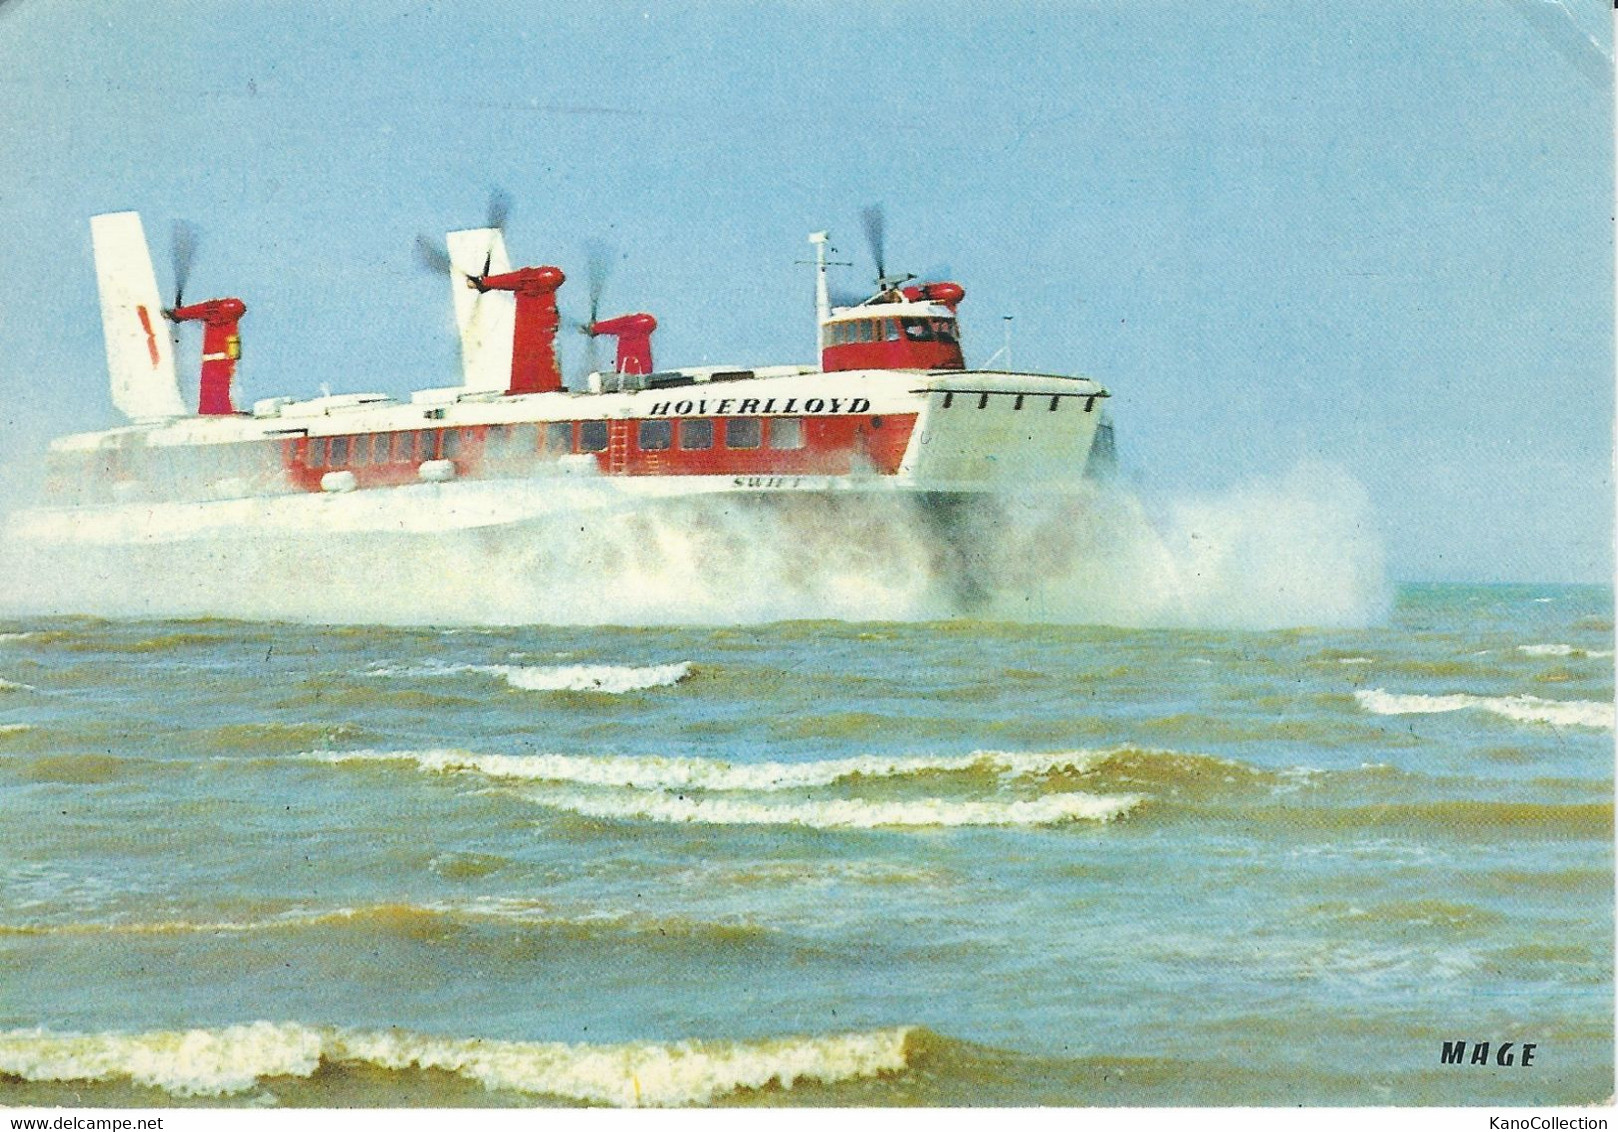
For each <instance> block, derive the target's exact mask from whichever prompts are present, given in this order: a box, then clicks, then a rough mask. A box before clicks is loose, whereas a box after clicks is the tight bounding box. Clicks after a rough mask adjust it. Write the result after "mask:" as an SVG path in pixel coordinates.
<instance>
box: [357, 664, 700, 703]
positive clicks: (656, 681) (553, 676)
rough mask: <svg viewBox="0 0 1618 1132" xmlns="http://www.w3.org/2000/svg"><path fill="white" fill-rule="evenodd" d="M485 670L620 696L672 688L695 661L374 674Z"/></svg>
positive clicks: (454, 667)
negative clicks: (639, 664)
mask: <svg viewBox="0 0 1618 1132" xmlns="http://www.w3.org/2000/svg"><path fill="white" fill-rule="evenodd" d="M463 672H482V673H486V674H488V675H490V676H501V677H504V678H505V681H506V683H507V684H510V685H511V686H512V687H513V688H520V689H522V690H523V691H527V692H596V693H600V694H602V695H618V694H621V693H624V692H640V691H644V690H645V689H647V688H668V687H672V686H673V685H675V684H678V683H679V682H680V681H682V680H684V679H685V678H686V677H687V676H689V675H691V662H690V661H688V660H682V661H679V662H677V663H675V664H648V665H641V666H638V667H637V666H634V665H627V664H558V665H527V664H444V665H420V666H416V667H411V668H390V667H382V668H376V669H373V670H372V672H371V675H374V676H456V675H459V674H461V673H463Z"/></svg>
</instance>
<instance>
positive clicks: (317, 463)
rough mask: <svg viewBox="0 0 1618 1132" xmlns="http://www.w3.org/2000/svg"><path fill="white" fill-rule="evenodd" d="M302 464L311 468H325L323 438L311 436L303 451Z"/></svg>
mask: <svg viewBox="0 0 1618 1132" xmlns="http://www.w3.org/2000/svg"><path fill="white" fill-rule="evenodd" d="M303 462H304V464H305V465H307V466H308V467H311V468H324V467H325V466H326V439H325V437H315V436H311V437H310V438H309V442H308V446H307V447H306V448H305V449H304V450H303Z"/></svg>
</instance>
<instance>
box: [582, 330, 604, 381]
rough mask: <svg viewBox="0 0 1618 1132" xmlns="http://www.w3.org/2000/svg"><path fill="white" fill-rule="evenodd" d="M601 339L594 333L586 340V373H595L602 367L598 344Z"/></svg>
mask: <svg viewBox="0 0 1618 1132" xmlns="http://www.w3.org/2000/svg"><path fill="white" fill-rule="evenodd" d="M600 341H601V339H600V338H598V337H597V336H596V335H594V334H592V335H590V336H589V337H588V338H586V339H585V340H584V372H585V373H586V374H592V373H595V372H596V371H597V370H598V369H600V368H601V357H600V352H599V350H598V348H597V345H596V344H597V343H598V342H600Z"/></svg>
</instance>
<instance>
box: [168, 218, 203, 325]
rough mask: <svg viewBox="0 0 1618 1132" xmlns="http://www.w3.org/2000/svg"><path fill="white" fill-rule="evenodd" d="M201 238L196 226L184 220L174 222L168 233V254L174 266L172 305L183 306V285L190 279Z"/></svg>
mask: <svg viewBox="0 0 1618 1132" xmlns="http://www.w3.org/2000/svg"><path fill="white" fill-rule="evenodd" d="M200 240H201V236H200V235H199V234H198V232H197V229H196V226H195V225H193V224H190V223H189V222H187V221H184V220H176V221H175V222H174V227H173V229H172V230H171V231H170V233H169V253H170V256H171V258H172V260H173V264H174V305H175V306H177V307H178V306H182V305H184V304H183V303H182V302H181V300H182V299H183V298H184V297H185V285H186V283H187V282H189V281H190V278H191V264H192V262H193V261H195V259H196V257H197V244H198V243H199V242H200Z"/></svg>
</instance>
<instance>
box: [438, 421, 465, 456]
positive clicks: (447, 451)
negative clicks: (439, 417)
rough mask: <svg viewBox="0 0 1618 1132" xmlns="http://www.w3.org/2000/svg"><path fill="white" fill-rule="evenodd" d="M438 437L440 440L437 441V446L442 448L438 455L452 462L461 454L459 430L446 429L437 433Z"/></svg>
mask: <svg viewBox="0 0 1618 1132" xmlns="http://www.w3.org/2000/svg"><path fill="white" fill-rule="evenodd" d="M439 436H440V437H441V438H442V439H441V440H440V441H439V444H440V445H441V446H442V452H441V453H440V455H441V456H442V458H443V459H445V460H453V459H455V457H457V456H459V455H460V454H461V430H460V429H458V428H446V429H445V430H444V431H443V432H441V433H439Z"/></svg>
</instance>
